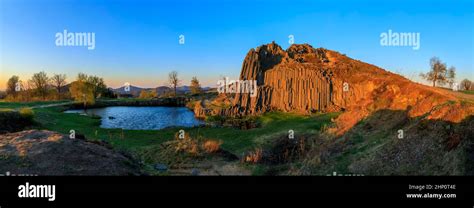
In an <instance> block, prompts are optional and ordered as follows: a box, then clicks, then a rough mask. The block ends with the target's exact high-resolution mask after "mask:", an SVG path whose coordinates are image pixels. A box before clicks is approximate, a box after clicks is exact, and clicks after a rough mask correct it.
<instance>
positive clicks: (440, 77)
mask: <svg viewBox="0 0 474 208" xmlns="http://www.w3.org/2000/svg"><path fill="white" fill-rule="evenodd" d="M430 66H431V71H429V72H428V73H426V74H423V73H421V74H420V76H421V77H422V78H424V79H426V80H428V81H430V82H432V83H433V87H436V84H438V85H444V84H446V83H450V80H454V76H455V75H456V73H455V68H454V67H451V68H450V70H452V71H449V70H448V69H447V67H446V63H442V62H441V60H440V59H439V58H438V57H433V58H431V59H430ZM453 83H454V81H453Z"/></svg>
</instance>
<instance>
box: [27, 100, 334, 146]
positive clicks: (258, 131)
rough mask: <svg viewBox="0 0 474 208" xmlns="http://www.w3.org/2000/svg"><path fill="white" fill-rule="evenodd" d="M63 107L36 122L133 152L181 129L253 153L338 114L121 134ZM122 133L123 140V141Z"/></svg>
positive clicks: (41, 113) (41, 112) (273, 116)
mask: <svg viewBox="0 0 474 208" xmlns="http://www.w3.org/2000/svg"><path fill="white" fill-rule="evenodd" d="M62 110H63V109H62V108H61V107H52V108H44V109H35V113H36V116H35V120H36V121H37V122H38V123H39V124H41V127H42V128H46V129H49V130H53V131H58V132H61V133H69V131H70V130H71V129H73V130H75V132H76V134H78V133H79V134H84V135H85V136H86V137H87V138H90V139H96V140H105V141H108V142H110V143H111V144H113V145H114V146H117V147H119V148H124V149H131V150H134V149H136V148H141V147H147V146H150V145H158V144H161V143H163V142H165V141H168V140H170V139H173V137H174V134H175V133H176V132H178V131H179V130H180V129H184V130H185V131H186V132H187V133H189V134H190V135H191V136H192V137H193V138H194V137H197V136H201V137H204V138H208V139H218V140H222V141H223V142H224V143H223V144H222V147H223V148H224V149H226V150H228V151H231V152H233V153H234V154H241V153H242V152H244V151H248V150H252V149H253V148H254V147H255V146H256V145H261V144H264V143H265V142H266V140H267V139H269V138H272V136H273V135H275V136H277V135H280V134H286V133H287V132H288V131H289V130H290V129H291V130H293V131H294V132H295V134H298V133H303V132H304V133H308V132H311V131H314V132H316V131H318V130H320V129H321V128H322V127H323V126H324V125H326V124H328V123H329V122H330V121H331V118H333V117H334V116H336V115H337V114H321V115H318V116H299V115H294V114H288V113H280V112H275V113H267V114H265V115H263V116H261V117H260V119H261V120H262V127H260V128H255V129H250V130H240V129H236V128H230V127H228V128H219V127H194V128H167V129H162V130H123V131H122V130H121V129H103V128H100V127H99V126H100V119H97V118H92V117H88V116H81V115H78V114H66V113H62ZM122 132H123V139H122V136H121V135H122Z"/></svg>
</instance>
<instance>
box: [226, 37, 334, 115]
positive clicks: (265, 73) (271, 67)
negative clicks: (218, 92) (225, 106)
mask: <svg viewBox="0 0 474 208" xmlns="http://www.w3.org/2000/svg"><path fill="white" fill-rule="evenodd" d="M325 54H326V53H325V49H314V48H313V47H311V46H310V45H307V44H304V45H292V46H291V47H290V48H288V49H287V50H286V51H285V50H283V49H282V48H281V47H280V46H279V45H277V44H275V43H271V44H268V45H263V46H260V47H258V48H257V49H251V50H250V51H249V52H248V54H247V56H246V57H245V59H244V63H243V65H242V72H241V74H240V80H256V81H257V86H258V89H257V90H258V92H257V96H255V97H252V95H251V94H250V93H238V94H237V95H236V96H235V98H234V102H233V107H232V108H231V110H229V113H230V114H231V115H244V114H257V113H261V112H266V111H269V110H282V111H298V112H314V111H327V110H328V109H330V108H331V106H332V100H333V98H332V96H333V93H332V92H333V83H332V72H331V71H330V70H327V69H326V68H324V67H323V64H324V63H327V62H328V59H327V57H326V56H325Z"/></svg>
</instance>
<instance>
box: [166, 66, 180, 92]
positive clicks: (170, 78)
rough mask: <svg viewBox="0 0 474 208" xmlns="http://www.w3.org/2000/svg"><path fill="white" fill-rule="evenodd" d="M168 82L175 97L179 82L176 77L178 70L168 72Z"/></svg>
mask: <svg viewBox="0 0 474 208" xmlns="http://www.w3.org/2000/svg"><path fill="white" fill-rule="evenodd" d="M168 82H169V84H170V86H171V87H173V89H174V96H175V97H176V95H177V93H176V88H177V87H178V84H179V79H178V72H177V71H172V72H170V73H169V74H168Z"/></svg>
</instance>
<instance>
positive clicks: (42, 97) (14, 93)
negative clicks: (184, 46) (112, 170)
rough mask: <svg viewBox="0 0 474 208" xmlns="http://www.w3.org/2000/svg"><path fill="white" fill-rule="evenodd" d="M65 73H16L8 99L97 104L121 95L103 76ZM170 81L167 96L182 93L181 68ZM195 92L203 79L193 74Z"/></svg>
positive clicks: (149, 93)
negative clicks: (24, 76) (69, 76)
mask: <svg viewBox="0 0 474 208" xmlns="http://www.w3.org/2000/svg"><path fill="white" fill-rule="evenodd" d="M66 79H67V76H66V75H65V74H53V75H52V76H51V77H49V76H48V74H47V73H46V72H44V71H41V72H38V73H35V74H33V76H32V77H31V78H30V79H28V80H26V81H23V80H20V77H19V76H16V75H13V76H12V77H10V79H8V81H7V89H6V100H8V101H19V102H25V101H26V102H29V101H46V100H62V99H74V100H76V101H78V102H81V103H84V105H86V104H93V103H95V100H96V99H97V98H100V97H107V98H116V97H117V95H116V94H115V93H114V92H112V91H111V90H110V89H109V88H107V85H106V84H105V82H104V80H103V78H101V77H98V76H93V75H87V74H84V73H79V74H78V75H77V77H76V80H75V81H73V82H71V83H69V84H68V83H67V82H66ZM168 83H169V87H170V89H172V91H171V92H168V93H167V94H166V95H165V96H168V97H169V96H175V97H176V96H178V93H177V88H178V86H179V85H180V80H179V78H178V72H176V71H172V72H170V73H169V74H168ZM190 91H191V94H199V93H201V92H202V89H201V85H200V83H199V80H198V79H197V78H196V77H193V78H192V80H191V84H190ZM156 97H158V95H157V92H156V90H142V91H141V92H140V95H139V98H146V99H149V98H156Z"/></svg>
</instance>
